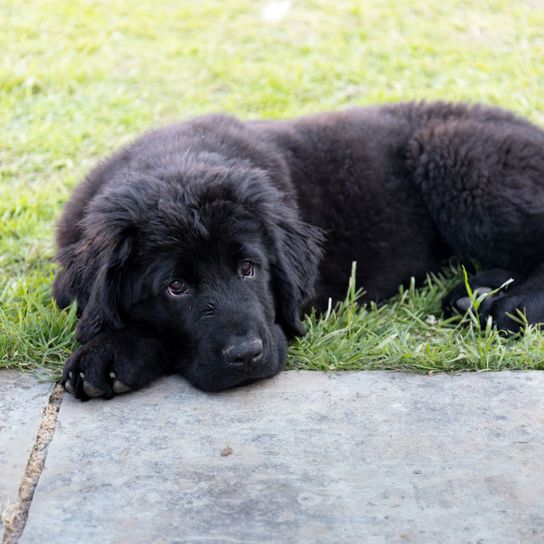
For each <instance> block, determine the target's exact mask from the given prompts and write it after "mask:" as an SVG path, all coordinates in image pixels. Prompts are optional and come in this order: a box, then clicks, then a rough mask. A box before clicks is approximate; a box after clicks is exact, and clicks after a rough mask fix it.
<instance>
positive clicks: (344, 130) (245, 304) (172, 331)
mask: <svg viewBox="0 0 544 544" xmlns="http://www.w3.org/2000/svg"><path fill="white" fill-rule="evenodd" d="M58 246H59V250H58V256H57V260H58V262H59V263H60V265H61V268H60V270H59V272H58V275H57V277H56V281H55V285H54V296H55V299H56V301H57V303H58V304H59V305H60V306H61V307H65V306H67V305H68V304H69V303H71V302H72V301H73V300H76V301H77V306H78V309H79V315H80V320H79V324H78V328H77V338H78V340H79V341H80V342H82V343H83V344H84V345H83V346H82V347H81V348H80V349H79V350H77V351H76V352H75V353H74V354H73V355H72V357H71V358H70V359H69V360H68V362H67V363H66V366H65V370H64V376H63V383H64V384H65V386H66V389H67V390H69V391H71V392H73V393H75V395H76V396H77V397H79V398H81V399H87V398H89V397H95V396H104V397H105V398H109V397H111V396H113V395H114V394H115V393H120V392H123V391H126V390H128V389H138V388H140V387H142V386H144V385H146V384H148V383H149V382H151V381H152V380H154V379H155V378H157V377H159V376H160V375H162V374H165V373H169V372H179V373H181V374H183V375H184V376H186V377H187V378H188V379H189V380H190V381H191V382H192V383H193V384H194V385H196V386H197V387H199V388H202V389H205V390H210V391H218V390H222V389H225V388H229V387H233V386H237V385H240V384H244V383H249V382H251V381H253V380H256V379H260V378H267V377H270V376H273V375H275V374H276V373H278V372H279V371H280V370H281V369H282V367H283V365H284V362H285V358H286V353H287V340H288V339H289V338H290V337H293V336H295V335H302V334H304V328H303V325H302V323H301V321H300V318H301V315H302V313H303V312H304V310H305V309H307V308H308V307H309V306H310V305H313V306H317V307H318V308H323V307H325V306H326V305H327V302H328V299H329V297H330V298H332V299H333V300H338V299H341V298H343V296H344V294H345V292H346V286H347V282H348V277H349V274H350V270H351V263H352V261H357V262H358V268H357V270H358V274H357V276H358V277H357V281H358V285H359V286H362V287H364V289H365V290H366V299H367V300H376V301H379V300H382V299H384V298H387V297H389V296H391V295H393V294H394V293H396V292H397V290H398V287H399V285H400V284H402V283H405V282H407V281H408V280H409V279H410V277H411V276H415V277H416V279H422V278H424V276H425V274H426V273H427V272H429V271H432V270H436V269H438V268H439V267H440V266H441V264H443V262H444V260H445V259H447V258H448V257H451V256H461V257H465V256H466V257H470V258H473V259H476V260H478V261H479V262H480V263H481V265H482V266H483V267H486V269H487V271H486V272H484V273H482V274H480V275H478V276H476V277H474V278H472V280H471V283H472V287H473V288H480V290H485V289H494V288H497V287H499V286H501V285H502V284H503V283H504V282H505V281H506V280H508V279H509V278H513V279H514V280H515V281H514V283H513V284H512V285H511V286H510V287H509V289H508V290H507V291H505V292H504V293H502V294H500V295H498V296H495V298H493V299H492V300H491V302H488V303H487V305H486V306H485V311H484V312H483V318H484V319H485V318H486V317H487V316H488V315H491V316H492V317H493V319H494V321H495V323H496V325H497V326H498V327H499V328H504V329H510V330H512V329H515V328H516V327H518V325H517V324H516V323H515V322H514V321H512V320H511V319H510V318H509V317H508V315H507V313H511V312H514V311H515V310H516V309H521V310H523V311H524V312H525V313H526V316H527V319H528V321H529V322H531V323H535V322H540V321H544V289H543V288H544V274H543V273H542V270H543V268H542V265H543V263H544V132H543V131H542V130H541V129H539V128H538V127H536V126H534V125H532V124H531V123H529V122H528V121H526V120H524V119H521V118H519V117H516V116H515V115H514V114H512V113H509V112H506V111H503V110H500V109H496V108H489V107H483V106H475V107H469V106H465V105H451V104H445V103H434V104H422V103H410V104H401V105H392V106H383V107H376V108H363V109H352V110H348V111H345V112H340V113H326V114H321V115H314V116H309V117H304V118H300V119H295V120H291V121H258V122H245V123H244V122H241V121H239V120H237V119H234V118H232V117H229V116H225V115H210V116H205V117H201V118H198V119H195V120H193V121H190V122H187V123H182V124H178V125H174V126H171V127H168V128H164V129H161V130H157V131H153V132H150V133H148V134H146V135H144V136H143V137H141V138H140V139H138V140H136V141H135V142H134V143H133V144H131V145H129V146H127V147H126V148H124V149H123V150H121V151H120V152H119V153H117V154H116V155H114V156H113V157H111V158H110V159H108V160H107V161H106V162H104V163H103V164H101V165H100V166H98V167H97V168H96V169H95V170H94V171H93V172H91V174H90V175H89V176H88V177H87V179H86V180H85V181H84V182H83V183H82V184H81V185H80V186H79V187H78V188H77V189H76V191H75V193H74V195H73V197H72V199H71V200H70V202H69V203H68V205H67V206H66V209H65V211H64V215H63V217H62V219H61V221H60V225H59V232H58ZM456 304H458V306H457V307H458V308H460V309H465V308H466V306H467V303H466V291H465V289H464V287H460V288H458V289H456V290H454V292H453V293H451V294H450V295H449V296H448V297H447V299H446V301H445V306H446V308H449V309H451V308H452V307H453V308H455V306H456Z"/></svg>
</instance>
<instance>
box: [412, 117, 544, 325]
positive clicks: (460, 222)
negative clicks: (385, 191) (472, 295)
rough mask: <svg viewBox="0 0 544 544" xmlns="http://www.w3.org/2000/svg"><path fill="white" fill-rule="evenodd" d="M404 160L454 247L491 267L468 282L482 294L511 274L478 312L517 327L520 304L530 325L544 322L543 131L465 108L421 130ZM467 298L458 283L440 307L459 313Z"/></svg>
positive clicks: (497, 285) (433, 214) (450, 245)
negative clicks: (514, 315) (462, 116)
mask: <svg viewBox="0 0 544 544" xmlns="http://www.w3.org/2000/svg"><path fill="white" fill-rule="evenodd" d="M408 164H409V168H410V170H411V173H412V181H413V183H414V185H415V187H417V188H419V190H420V191H421V195H422V197H423V200H424V202H425V204H426V206H427V209H428V211H429V214H430V215H431V217H432V219H433V221H434V223H435V225H436V227H437V228H438V230H439V232H440V235H441V237H442V239H443V240H444V241H445V243H446V244H447V245H448V246H449V247H450V249H451V252H452V253H453V254H455V255H457V256H460V257H470V258H472V259H474V260H476V261H477V262H479V263H480V265H481V266H483V267H485V268H489V269H490V270H488V271H487V272H484V273H482V274H479V275H477V276H475V277H474V278H473V279H472V280H471V284H470V285H471V288H473V289H476V288H480V289H479V290H480V293H482V292H485V290H486V289H490V290H491V289H496V288H498V287H500V286H501V285H502V284H503V283H504V282H505V281H507V280H508V279H509V278H510V277H511V278H512V279H514V282H513V284H512V285H510V286H509V287H508V289H506V290H505V291H504V292H501V293H497V294H496V295H494V296H493V297H492V298H490V299H489V301H487V303H486V304H485V305H484V304H483V305H482V307H481V308H480V311H481V312H480V313H481V315H482V317H483V318H484V319H485V318H487V316H488V315H491V316H492V317H493V318H494V321H495V323H496V325H497V327H499V328H505V329H509V330H516V329H518V328H519V324H517V323H516V321H515V320H513V319H512V318H510V317H508V316H507V314H508V313H512V312H514V313H516V310H518V309H519V310H522V311H524V312H525V314H526V317H527V320H528V321H529V323H540V322H544V264H542V263H544V132H543V131H542V130H541V129H539V128H538V127H536V126H532V125H529V124H527V125H518V124H513V123H509V122H506V121H505V122H504V123H495V122H492V121H489V120H488V121H485V119H482V118H479V119H471V118H470V114H468V117H467V118H466V119H461V120H455V121H450V122H437V123H434V124H432V125H429V126H426V127H425V128H423V129H422V130H421V131H419V132H418V133H417V134H416V135H415V136H414V138H413V139H412V141H411V143H410V145H409V149H408ZM498 269H500V270H498ZM465 297H466V289H464V288H463V287H460V288H457V289H456V290H454V291H452V293H450V295H448V297H446V301H445V306H446V307H448V306H449V307H450V308H451V307H452V306H453V307H454V308H455V307H456V308H457V309H458V310H461V311H462V310H464V309H465V308H467V307H468V306H470V300H467V299H466V298H465Z"/></svg>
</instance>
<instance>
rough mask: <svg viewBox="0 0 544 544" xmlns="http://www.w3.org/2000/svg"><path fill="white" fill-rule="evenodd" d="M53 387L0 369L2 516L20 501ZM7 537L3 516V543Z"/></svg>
mask: <svg viewBox="0 0 544 544" xmlns="http://www.w3.org/2000/svg"><path fill="white" fill-rule="evenodd" d="M52 390H53V385H52V384H48V383H39V382H38V381H37V380H36V378H34V377H33V376H31V375H30V374H21V373H20V372H17V371H14V370H0V415H1V416H0V514H1V513H2V512H4V511H5V510H6V508H8V507H9V506H10V505H11V504H13V503H14V502H15V501H16V500H17V495H18V492H19V485H20V484H21V480H22V477H23V475H24V472H25V469H26V464H27V462H28V458H29V455H30V451H31V450H32V446H33V444H34V440H35V439H36V434H37V432H38V428H39V427H40V422H41V418H42V413H43V409H44V407H45V405H46V404H47V400H48V398H49V395H50V394H51V391H52ZM3 536H4V528H3V524H2V516H0V541H1V540H2V539H3Z"/></svg>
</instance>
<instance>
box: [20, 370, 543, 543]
mask: <svg viewBox="0 0 544 544" xmlns="http://www.w3.org/2000/svg"><path fill="white" fill-rule="evenodd" d="M543 541H544V373H538V372H533V373H506V372H504V373H496V374H491V373H490V374H463V375H458V376H451V375H448V376H444V375H441V376H432V377H428V376H415V375H407V374H394V373H381V372H375V373H373V372H360V373H337V374H321V373H317V372H286V373H283V374H281V375H280V376H278V377H277V378H276V379H274V380H271V381H267V382H263V383H260V384H256V385H253V386H251V387H248V388H243V389H238V390H235V391H231V392H227V393H223V394H206V393H202V392H199V391H196V390H195V389H193V388H191V387H190V386H189V385H188V384H186V383H185V382H184V381H183V380H181V379H178V378H170V379H165V380H162V381H161V382H159V383H157V384H156V385H155V386H153V387H150V388H148V389H146V390H145V391H141V392H139V393H137V394H132V395H127V396H123V397H119V398H117V399H114V400H113V401H109V402H104V401H92V402H89V403H86V404H81V403H79V402H76V401H74V400H73V399H71V398H65V399H64V402H63V404H62V408H61V411H60V414H59V424H58V426H57V431H56V434H55V437H54V439H53V441H52V443H51V444H50V447H49V453H48V457H47V461H46V465H45V469H44V472H43V473H42V476H41V478H40V481H39V484H38V487H37V490H36V494H35V496H34V501H33V503H32V506H31V509H30V515H29V518H28V522H27V526H26V528H25V531H24V533H23V536H22V539H21V542H22V543H26V544H29V543H43V542H55V543H72V542H73V543H85V542H102V543H108V542H112V543H113V542H115V543H119V542H127V543H128V542H130V543H132V544H136V543H149V542H154V543H156V542H195V543H196V542H198V543H201V542H229V543H232V542H243V543H251V542H259V543H261V542H277V543H282V544H284V543H289V542H297V543H301V542H302V543H304V542H312V543H313V542H327V543H328V542H346V543H348V542H349V543H354V542H365V543H381V542H399V543H400V542H403V543H404V542H417V543H418V544H421V543H432V544H436V543H438V542H440V543H441V544H443V543H449V542H451V543H455V544H458V543H464V542H466V543H469V542H471V543H476V542H478V543H493V544H497V543H518V542H524V543H532V542H543Z"/></svg>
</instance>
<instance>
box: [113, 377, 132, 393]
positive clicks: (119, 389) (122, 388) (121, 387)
mask: <svg viewBox="0 0 544 544" xmlns="http://www.w3.org/2000/svg"><path fill="white" fill-rule="evenodd" d="M131 389H132V388H131V387H129V386H128V385H125V384H124V383H121V382H120V381H119V380H115V381H114V382H113V391H114V392H115V393H117V394H120V393H126V392H127V391H130V390H131Z"/></svg>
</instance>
